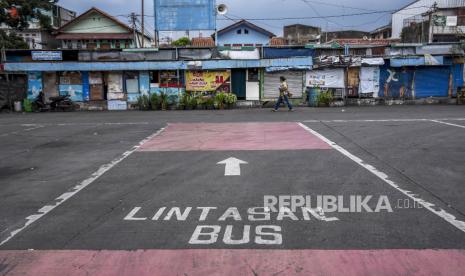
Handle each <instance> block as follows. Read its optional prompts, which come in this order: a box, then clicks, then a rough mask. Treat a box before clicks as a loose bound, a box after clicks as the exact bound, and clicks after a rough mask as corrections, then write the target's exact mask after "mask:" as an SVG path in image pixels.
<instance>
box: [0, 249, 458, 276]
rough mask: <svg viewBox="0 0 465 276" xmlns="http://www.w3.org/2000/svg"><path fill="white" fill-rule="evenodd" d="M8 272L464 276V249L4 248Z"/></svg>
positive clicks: (52, 274)
mask: <svg viewBox="0 0 465 276" xmlns="http://www.w3.org/2000/svg"><path fill="white" fill-rule="evenodd" d="M0 259H1V260H2V262H1V266H0V272H6V274H9V275H47V276H55V275H71V276H74V275H84V274H85V275H138V276H145V275H150V276H151V275H348V276H352V275H357V276H358V275H438V276H440V275H448V276H455V275H457V276H459V275H460V276H462V275H465V251H463V250H212V249H205V250H146V251H142V250H138V251H29V252H28V251H4V252H0Z"/></svg>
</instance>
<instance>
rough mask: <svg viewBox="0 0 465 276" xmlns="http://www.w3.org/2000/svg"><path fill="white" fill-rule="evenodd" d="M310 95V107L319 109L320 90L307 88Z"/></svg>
mask: <svg viewBox="0 0 465 276" xmlns="http://www.w3.org/2000/svg"><path fill="white" fill-rule="evenodd" d="M307 94H308V106H310V107H318V96H319V95H320V89H319V88H315V87H308V88H307Z"/></svg>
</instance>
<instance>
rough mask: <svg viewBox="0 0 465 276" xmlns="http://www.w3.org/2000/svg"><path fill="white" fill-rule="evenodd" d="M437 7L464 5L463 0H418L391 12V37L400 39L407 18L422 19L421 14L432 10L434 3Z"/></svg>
mask: <svg viewBox="0 0 465 276" xmlns="http://www.w3.org/2000/svg"><path fill="white" fill-rule="evenodd" d="M435 3H436V4H437V6H436V7H437V8H438V9H454V8H460V7H465V0H418V1H414V2H413V3H411V4H409V5H407V6H405V7H403V8H402V9H400V10H398V11H397V12H395V13H393V14H392V38H393V39H400V38H401V34H402V29H403V28H404V27H405V24H406V23H408V21H409V20H416V19H415V18H419V19H418V20H424V19H423V18H421V17H422V15H425V14H427V13H428V12H430V11H431V10H432V8H433V7H434V4H435ZM456 15H457V14H456Z"/></svg>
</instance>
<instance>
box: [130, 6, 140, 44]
mask: <svg viewBox="0 0 465 276" xmlns="http://www.w3.org/2000/svg"><path fill="white" fill-rule="evenodd" d="M136 20H137V17H136V14H135V13H131V22H132V31H133V36H134V45H135V46H136V48H139V45H137V31H136Z"/></svg>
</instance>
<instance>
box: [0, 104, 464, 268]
mask: <svg viewBox="0 0 465 276" xmlns="http://www.w3.org/2000/svg"><path fill="white" fill-rule="evenodd" d="M0 145H1V151H0V187H1V189H0V198H1V201H0V214H1V216H0V243H1V246H0V250H2V251H0V259H1V262H0V263H1V265H0V274H3V273H5V274H11V275H16V274H21V273H26V274H28V273H30V272H31V271H32V270H31V269H33V268H30V267H28V266H27V265H26V264H25V262H27V260H29V262H32V263H34V261H31V260H35V261H36V262H39V263H41V264H42V265H43V264H44V263H45V265H43V266H39V268H42V269H43V270H39V271H41V272H43V271H49V272H50V269H52V268H53V267H55V268H56V267H57V266H58V265H57V264H56V263H54V261H52V259H53V258H58V257H56V256H55V255H53V254H50V253H49V252H58V253H56V254H65V253H66V254H70V255H66V256H67V257H66V258H70V259H71V260H74V261H75V262H76V263H77V264H75V266H78V264H79V263H80V262H82V263H84V264H88V265H91V267H93V268H94V269H96V270H94V271H93V272H94V273H95V274H105V273H102V272H105V271H106V273H107V274H108V273H109V270H108V267H106V266H105V265H102V264H101V263H100V264H96V263H91V264H89V263H88V259H86V258H88V257H85V256H86V255H85V254H86V252H110V253H108V254H112V253H111V252H114V254H120V255H118V256H119V257H118V258H123V257H124V256H126V255H125V254H136V253H131V252H139V253H137V254H140V251H142V252H152V253H150V254H153V256H152V255H150V254H149V253H147V254H149V256H152V257H153V258H157V256H158V258H162V259H163V258H167V260H168V261H167V262H166V263H165V264H169V263H170V261H169V260H174V259H175V258H176V254H178V256H181V255H182V256H184V255H183V254H188V256H187V257H186V258H194V257H192V256H193V255H192V254H203V255H202V256H207V257H208V256H212V258H215V257H214V256H215V255H216V257H218V256H228V258H226V257H224V258H226V259H221V262H220V261H218V262H217V263H215V262H213V261H212V262H210V263H208V264H203V265H197V264H195V263H193V264H192V266H189V265H186V264H184V265H181V266H179V267H176V266H174V265H173V267H176V269H174V270H169V269H168V270H164V269H167V268H166V267H164V266H163V264H160V265H159V267H163V268H159V270H157V269H156V267H155V270H153V267H152V270H148V272H149V273H150V272H151V273H154V272H155V273H156V272H158V273H156V274H174V275H176V274H183V273H186V274H188V275H190V274H197V275H202V274H205V273H207V274H210V273H208V272H213V271H214V270H208V269H213V268H215V267H216V268H219V267H228V265H232V264H233V263H234V262H237V263H240V264H241V265H238V266H237V267H236V268H234V269H233V268H228V269H231V270H227V271H226V270H223V271H222V272H223V273H221V274H229V273H232V272H235V273H239V274H242V273H245V272H244V271H247V274H249V273H251V274H252V275H253V274H265V275H268V274H270V275H271V274H272V273H271V270H270V269H271V266H272V268H273V269H276V270H277V271H279V268H280V265H278V264H280V263H279V261H278V260H279V259H282V258H283V256H284V258H291V259H292V258H294V261H295V263H293V265H291V266H289V263H287V264H283V265H282V266H283V267H292V269H293V270H292V273H290V274H299V273H300V274H302V275H308V274H312V273H323V274H325V271H320V272H316V271H313V270H312V267H313V266H310V267H308V266H309V264H310V263H312V262H314V260H312V261H310V260H309V258H310V257H309V256H308V255H307V254H320V253H318V252H323V253H322V254H323V255H324V256H326V257H327V258H329V257H331V258H336V259H337V260H339V263H338V264H337V265H336V268H337V269H340V271H344V266H345V265H348V263H350V261H347V259H346V260H345V261H344V260H341V259H338V258H342V259H344V257H342V256H344V254H343V253H341V254H342V255H337V256H333V255H331V256H329V255H328V254H336V253H337V252H346V253H347V254H348V255H346V256H352V255H351V254H356V255H354V256H352V257H351V258H353V259H352V261H354V260H355V263H356V266H357V265H358V267H359V268H360V269H361V270H355V271H353V273H354V275H355V274H360V273H361V274H369V273H370V271H371V272H374V271H375V270H376V267H374V268H373V269H375V270H370V269H369V267H370V266H369V265H367V262H368V263H370V262H371V264H373V259H367V260H365V261H363V260H362V259H363V258H365V257H366V256H361V255H359V254H363V253H360V252H367V251H368V252H371V253H373V254H372V255H370V256H371V257H370V258H374V259H376V260H378V261H379V258H380V257H379V256H378V255H377V254H381V253H382V254H388V255H389V254H391V255H389V256H391V258H393V257H392V256H403V255H402V254H406V256H405V257H404V260H405V262H408V263H409V265H410V267H409V266H408V265H406V266H404V265H403V264H401V263H402V261H399V260H398V259H395V260H394V259H389V257H386V256H384V257H383V258H387V261H386V262H387V263H386V264H389V263H390V262H392V264H394V263H397V264H398V265H399V267H400V268H399V269H400V270H399V271H398V272H399V273H401V274H402V273H406V274H418V273H420V272H425V271H426V272H431V273H439V274H443V275H460V273H462V272H463V271H465V267H464V265H456V264H457V263H459V264H460V263H463V262H462V261H463V260H465V253H464V250H465V203H464V201H463V195H464V194H465V186H464V185H463V183H465V182H464V179H465V166H464V164H465V163H464V162H465V108H464V107H462V106H392V107H365V108H334V109H310V108H301V109H297V111H296V112H293V113H289V112H285V111H283V112H278V113H272V112H271V111H270V110H267V109H245V110H227V111H186V112H181V111H169V112H136V111H134V112H95V113H94V112H77V113H44V114H0ZM222 161H224V162H222ZM280 196H281V197H283V198H285V197H286V196H294V197H295V198H297V197H302V198H305V197H307V198H311V203H312V204H313V205H312V206H313V207H315V208H313V209H312V208H310V209H309V208H305V207H298V208H296V209H295V210H288V209H285V208H284V209H279V210H278V211H277V212H268V211H269V210H267V209H266V208H263V207H264V201H265V199H266V198H277V199H279V198H280ZM318 197H320V198H321V199H322V200H324V198H336V199H337V202H338V203H337V204H340V205H338V206H337V207H338V210H337V211H334V212H332V211H329V212H323V211H322V210H320V209H318V208H317V207H320V206H316V205H317V203H316V202H317V199H318ZM364 198H370V200H369V203H367V206H368V207H367V208H362V209H357V206H358V205H359V203H360V200H361V199H364ZM305 199H306V198H305ZM386 201H387V202H388V206H386ZM306 203H309V202H306ZM380 203H383V204H381V205H380ZM377 207H378V208H377ZM379 207H382V208H379ZM378 209H379V210H378ZM137 250H139V251H137ZM170 250H175V251H170ZM191 250H193V251H191ZM231 250H232V251H231ZM235 250H246V251H240V252H242V253H243V254H244V256H248V255H250V259H249V260H250V263H247V262H245V263H243V260H242V261H241V260H239V261H238V260H236V259H235V258H236V257H234V256H235V255H234V254H236V253H235V252H237V251H235ZM321 250H322V251H321ZM402 250H404V251H402ZM405 250H407V251H405ZM409 250H413V251H412V252H414V253H410V252H411V251H409ZM425 250H426V251H425ZM427 250H434V251H432V253H431V252H430V251H427ZM31 252H32V253H31ZM43 252H45V253H43ZM47 252H48V253H47ZM60 252H61V253H60ZM70 252H72V253H70ZM75 252H80V253H79V254H81V255H79V256H77V255H76V254H77V253H75ZM186 252H187V253H186ZM201 252H203V253H201ZM260 252H261V253H260ZM331 252H332V253H331ZM380 252H381V253H380ZM386 252H389V253H386ZM405 252H407V253H405ZM425 252H426V253H425ZM31 254H32V255H31ZM43 254H48V255H46V256H45V257H44V255H43ZM96 254H97V253H96ZM98 254H100V253H98ZM160 254H162V255H163V254H168V255H169V254H174V255H169V256H165V255H163V257H162V255H160ZM228 254H233V255H228ZM267 254H271V255H270V256H273V257H270V258H272V259H273V258H275V259H276V260H277V262H276V263H275V264H274V265H271V264H267V265H265V264H264V261H263V260H261V259H257V258H262V257H263V256H266V255H267ZM274 254H277V255H274ZM295 254H297V255H295ZM337 254H339V253H337ZM421 254H425V256H426V257H425V256H423V257H424V258H436V259H437V260H440V259H441V258H444V259H446V260H448V261H446V263H444V264H448V265H449V266H450V265H452V266H454V269H447V267H445V268H441V267H440V266H436V267H434V266H433V267H432V268H431V269H430V270H429V271H428V269H427V270H422V269H425V268H426V267H428V266H427V263H428V262H429V261H427V260H426V259H422V258H423V257H422V256H420V255H421ZM439 254H444V255H439ZM60 256H61V257H62V258H65V257H63V256H64V255H60ZM111 256H113V258H115V255H111ZM302 256H305V257H302ZM139 257H140V258H142V259H143V258H149V257H147V256H145V257H144V256H142V257H141V256H139ZM132 258H135V257H134V256H132V257H131V259H132ZM195 258H203V257H201V256H197V257H195ZM195 258H194V259H195ZM324 258H325V257H321V262H324ZM348 258H349V259H351V258H350V257H348ZM367 258H368V257H367ZM96 259H98V258H96ZM110 259H111V258H110ZM149 259H150V258H149ZM297 260H298V261H297ZM409 260H411V261H410V262H409ZM412 260H414V261H412ZM415 260H416V261H415ZM86 262H87V263H86ZM186 262H190V261H186ZM321 262H320V265H321V267H322V269H323V268H324V265H322V264H321ZM448 262H451V263H448ZM129 263H130V264H129V265H131V264H132V265H134V264H135V263H134V262H133V263H131V262H129ZM317 263H318V262H317ZM399 263H400V264H399ZM92 265H93V266H92ZM126 265H128V264H126ZM220 265H221V266H220ZM270 265H271V266H270ZM428 265H430V263H428ZM75 266H73V267H75ZM173 267H169V268H170V269H173ZM199 267H200V268H202V267H203V270H198V269H200V268H199ZM299 267H300V268H301V269H299ZM36 268H37V267H36ZM207 268H208V269H207ZM362 268H363V269H365V270H363V269H362ZM379 268H380V269H381V265H379ZM70 269H71V270H68V272H72V273H70V274H75V275H80V273H82V271H80V270H75V268H70ZM138 269H140V266H138ZM195 269H197V270H195ZM235 269H238V270H235ZM241 269H243V270H241ZM383 269H389V266H387V268H383ZM434 269H437V270H434ZM462 269H463V270H462ZM57 271H58V270H57ZM130 271H133V272H134V271H135V270H128V273H129V272H130ZM254 271H255V272H257V271H260V272H261V273H255V272H254ZM284 271H286V270H284ZM139 272H140V271H139ZM145 272H147V271H145V270H144V271H143V272H140V273H141V274H145ZM166 272H168V273H166ZM288 272H289V271H288ZM306 272H307V273H306ZM330 272H332V273H337V270H335V271H329V270H327V271H326V273H327V274H332V273H330ZM384 272H389V270H388V271H384ZM391 272H394V271H391ZM409 272H412V273H409ZM39 274H40V273H39ZM52 274H53V273H52ZM122 274H126V275H128V274H127V273H122ZM285 274H289V273H285ZM349 274H350V273H349ZM387 274H390V273H387ZM44 275H45V274H44ZM147 275H150V274H147Z"/></svg>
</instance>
